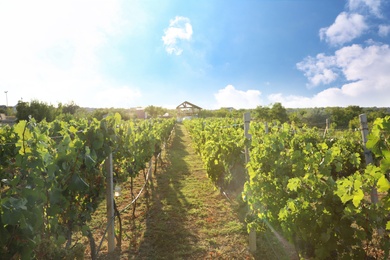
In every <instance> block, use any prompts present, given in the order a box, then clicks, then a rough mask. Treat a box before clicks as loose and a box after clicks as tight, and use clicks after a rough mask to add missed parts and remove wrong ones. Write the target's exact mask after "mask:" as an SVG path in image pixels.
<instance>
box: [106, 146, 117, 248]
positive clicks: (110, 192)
mask: <svg viewBox="0 0 390 260" xmlns="http://www.w3.org/2000/svg"><path fill="white" fill-rule="evenodd" d="M105 167H106V174H107V177H106V180H107V195H106V198H107V225H108V226H107V229H108V231H107V239H108V252H109V253H111V252H113V251H114V250H115V230H114V227H115V225H114V221H115V220H114V203H113V202H114V181H113V170H112V169H113V167H112V153H110V154H109V155H108V157H107V159H106V162H105Z"/></svg>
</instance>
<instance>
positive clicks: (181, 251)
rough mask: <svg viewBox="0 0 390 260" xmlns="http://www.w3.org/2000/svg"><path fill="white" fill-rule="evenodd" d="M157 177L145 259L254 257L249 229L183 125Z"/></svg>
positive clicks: (143, 249) (145, 239)
mask: <svg viewBox="0 0 390 260" xmlns="http://www.w3.org/2000/svg"><path fill="white" fill-rule="evenodd" d="M166 160H167V163H168V165H167V166H166V167H165V169H164V170H163V171H162V172H158V173H157V174H156V175H157V176H154V180H153V181H154V182H153V185H152V191H151V194H152V195H151V205H150V208H149V211H148V216H147V217H146V230H145V234H144V237H143V240H142V242H141V244H140V248H139V253H138V256H137V258H139V259H208V258H209V259H215V258H220V259H252V258H253V257H252V256H251V255H250V254H249V252H248V250H247V247H248V245H247V234H246V231H245V227H244V225H243V224H242V223H240V221H239V220H238V216H237V215H236V214H235V213H234V211H233V210H232V206H231V204H230V202H229V201H227V200H226V199H225V198H224V197H223V196H221V195H220V192H219V191H217V190H216V189H215V188H214V186H213V185H212V184H211V182H210V180H209V179H208V178H207V176H206V172H205V170H204V169H203V166H202V161H201V159H200V157H199V156H198V155H197V154H196V153H195V151H194V150H193V149H192V146H191V140H190V138H189V136H188V134H187V133H186V130H185V129H184V127H183V126H182V125H177V128H176V133H175V137H174V139H173V142H172V144H171V147H170V148H169V150H168V154H167V156H166Z"/></svg>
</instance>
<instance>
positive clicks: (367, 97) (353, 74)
mask: <svg viewBox="0 0 390 260" xmlns="http://www.w3.org/2000/svg"><path fill="white" fill-rule="evenodd" d="M328 58H329V59H331V60H333V61H334V64H332V65H333V66H334V67H336V68H337V69H339V70H340V71H341V73H342V74H343V76H344V77H345V79H347V80H348V81H349V82H348V83H346V84H344V85H343V86H342V87H341V88H336V87H333V88H329V89H326V90H324V91H321V92H319V93H318V94H316V95H315V96H313V97H311V98H307V97H302V96H283V95H281V94H274V95H270V96H269V97H268V98H269V100H270V101H271V102H282V103H283V105H284V106H287V107H313V106H317V107H319V106H343V105H353V104H356V105H360V106H379V107H380V106H385V107H387V106H389V97H390V83H389V82H390V73H389V71H390V47H389V45H387V44H376V45H371V46H368V47H362V46H361V45H357V44H354V45H351V46H347V47H343V48H341V49H340V50H338V51H336V52H335V55H334V56H330V57H328ZM317 59H318V56H317ZM321 59H322V56H320V58H319V60H321ZM317 63H318V62H317V61H316V60H315V59H313V58H311V60H310V64H311V65H313V64H317ZM310 64H309V65H310ZM313 66H315V65H313ZM311 69H312V71H315V68H311ZM309 81H310V77H309Z"/></svg>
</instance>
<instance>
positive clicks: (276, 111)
mask: <svg viewBox="0 0 390 260" xmlns="http://www.w3.org/2000/svg"><path fill="white" fill-rule="evenodd" d="M271 117H272V119H276V120H278V121H280V122H281V123H285V122H287V121H288V115H287V110H286V109H285V108H284V107H283V106H282V104H281V103H279V102H278V103H275V104H273V106H272V108H271Z"/></svg>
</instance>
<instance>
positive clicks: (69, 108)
mask: <svg viewBox="0 0 390 260" xmlns="http://www.w3.org/2000/svg"><path fill="white" fill-rule="evenodd" d="M79 108H80V106H78V105H76V103H74V102H73V101H72V102H70V103H68V104H66V105H63V106H62V113H64V114H71V115H74V114H76V112H77V110H78V109H79Z"/></svg>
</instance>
